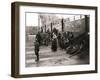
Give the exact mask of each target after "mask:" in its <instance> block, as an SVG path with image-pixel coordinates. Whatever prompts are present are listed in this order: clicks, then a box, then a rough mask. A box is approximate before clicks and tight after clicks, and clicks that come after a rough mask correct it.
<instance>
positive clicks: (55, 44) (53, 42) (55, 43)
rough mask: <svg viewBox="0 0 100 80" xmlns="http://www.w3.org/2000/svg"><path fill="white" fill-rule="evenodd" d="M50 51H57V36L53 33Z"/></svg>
mask: <svg viewBox="0 0 100 80" xmlns="http://www.w3.org/2000/svg"><path fill="white" fill-rule="evenodd" d="M51 49H52V51H57V36H56V34H55V33H53V39H52V45H51Z"/></svg>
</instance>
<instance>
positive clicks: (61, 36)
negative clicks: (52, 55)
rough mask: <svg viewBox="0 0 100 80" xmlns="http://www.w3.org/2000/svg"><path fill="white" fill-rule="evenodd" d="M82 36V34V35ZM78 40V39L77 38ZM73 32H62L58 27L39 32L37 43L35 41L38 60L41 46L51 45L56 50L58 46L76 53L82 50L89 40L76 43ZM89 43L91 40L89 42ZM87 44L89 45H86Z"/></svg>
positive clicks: (68, 51) (67, 51)
mask: <svg viewBox="0 0 100 80" xmlns="http://www.w3.org/2000/svg"><path fill="white" fill-rule="evenodd" d="M81 37H82V36H81ZM77 40H78V39H77ZM77 40H76V39H75V37H74V35H73V33H72V32H60V31H58V30H57V29H56V28H54V29H53V30H52V32H50V31H49V29H48V30H47V31H46V32H42V31H40V32H38V33H37V34H36V38H35V43H34V46H35V48H34V51H35V55H36V56H37V59H36V61H39V50H40V49H39V47H40V46H48V45H50V46H51V50H52V51H53V52H56V51H57V49H58V48H60V49H62V50H65V51H66V53H70V54H74V53H75V54H76V52H77V53H79V52H80V50H81V48H83V45H85V44H87V43H86V42H87V40H84V39H82V40H80V41H79V42H78V43H76V44H75V41H77ZM88 43H89V42H88ZM85 46H87V45H85Z"/></svg>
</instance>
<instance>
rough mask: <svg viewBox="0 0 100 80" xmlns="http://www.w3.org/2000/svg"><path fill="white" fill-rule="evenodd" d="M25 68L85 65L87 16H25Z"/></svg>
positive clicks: (87, 60) (42, 14)
mask: <svg viewBox="0 0 100 80" xmlns="http://www.w3.org/2000/svg"><path fill="white" fill-rule="evenodd" d="M25 19H26V20H25V31H26V32H25V35H26V36H25V66H26V67H43V66H67V65H81V64H89V36H90V35H89V20H90V16H89V15H82V14H75V15H74V14H57V13H55V14H53V13H34V12H26V13H25Z"/></svg>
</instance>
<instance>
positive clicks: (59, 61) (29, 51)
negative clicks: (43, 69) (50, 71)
mask: <svg viewBox="0 0 100 80" xmlns="http://www.w3.org/2000/svg"><path fill="white" fill-rule="evenodd" d="M39 54H40V56H39V57H40V61H39V62H35V58H36V56H35V54H34V46H27V47H26V67H36V66H38V67H39V66H63V65H75V64H86V63H88V62H86V61H85V60H80V59H79V58H78V57H77V56H74V57H72V58H69V56H70V55H69V54H66V53H65V51H64V50H61V49H57V51H56V52H52V51H51V47H50V46H41V47H40V52H39Z"/></svg>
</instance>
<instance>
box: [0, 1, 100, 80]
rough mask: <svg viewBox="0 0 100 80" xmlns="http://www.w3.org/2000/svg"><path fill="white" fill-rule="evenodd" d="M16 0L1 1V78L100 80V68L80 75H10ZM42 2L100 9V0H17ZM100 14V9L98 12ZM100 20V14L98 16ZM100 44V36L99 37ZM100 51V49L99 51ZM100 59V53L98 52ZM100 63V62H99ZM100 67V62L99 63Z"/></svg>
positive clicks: (4, 79) (6, 79) (8, 79)
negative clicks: (16, 76) (13, 16)
mask: <svg viewBox="0 0 100 80" xmlns="http://www.w3.org/2000/svg"><path fill="white" fill-rule="evenodd" d="M13 1H15V0H1V2H0V10H1V11H0V64H1V65H0V80H100V69H99V73H97V74H80V75H67V76H66V75H64V76H51V77H38V78H23V79H15V78H12V77H10V74H11V73H10V68H11V64H10V63H11V61H10V59H11V2H13ZM16 1H29V2H41V3H56V4H73V5H88V6H98V8H99V9H100V6H99V4H100V0H16ZM98 14H100V11H99V12H98ZM98 20H100V16H98ZM99 26H100V23H99V24H98V34H100V31H99V30H100V28H99ZM98 44H100V37H98ZM98 47H100V45H98ZM98 53H100V50H99V51H98ZM98 58H99V59H98V61H100V54H98ZM98 63H99V62H98ZM98 67H100V64H99V65H98Z"/></svg>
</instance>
